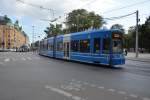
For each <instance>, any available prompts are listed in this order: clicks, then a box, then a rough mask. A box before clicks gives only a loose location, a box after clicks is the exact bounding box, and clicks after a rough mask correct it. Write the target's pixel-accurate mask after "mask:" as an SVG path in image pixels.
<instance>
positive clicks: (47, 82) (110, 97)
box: [0, 52, 150, 100]
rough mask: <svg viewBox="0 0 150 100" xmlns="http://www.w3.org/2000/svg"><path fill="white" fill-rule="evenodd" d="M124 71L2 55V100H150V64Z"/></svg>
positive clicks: (25, 55) (32, 55) (128, 66)
mask: <svg viewBox="0 0 150 100" xmlns="http://www.w3.org/2000/svg"><path fill="white" fill-rule="evenodd" d="M121 67H122V68H108V67H106V66H105V67H104V66H96V65H89V64H82V63H76V62H68V61H63V60H57V59H52V58H47V57H42V56H39V55H38V54H37V53H31V52H29V53H19V52H18V53H16V52H5V53H2V52H0V100H150V63H148V62H147V63H146V62H138V61H130V60H127V61H126V65H123V66H121Z"/></svg>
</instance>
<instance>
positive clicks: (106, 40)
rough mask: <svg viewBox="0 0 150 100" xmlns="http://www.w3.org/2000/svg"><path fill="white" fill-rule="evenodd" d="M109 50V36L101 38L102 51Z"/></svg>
mask: <svg viewBox="0 0 150 100" xmlns="http://www.w3.org/2000/svg"><path fill="white" fill-rule="evenodd" d="M109 51H110V38H104V39H103V53H106V54H107V53H109Z"/></svg>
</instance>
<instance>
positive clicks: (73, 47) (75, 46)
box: [71, 40, 79, 52]
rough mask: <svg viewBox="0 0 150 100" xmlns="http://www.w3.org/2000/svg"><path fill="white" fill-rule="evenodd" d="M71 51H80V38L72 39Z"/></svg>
mask: <svg viewBox="0 0 150 100" xmlns="http://www.w3.org/2000/svg"><path fill="white" fill-rule="evenodd" d="M71 51H72V52H78V51H79V40H74V41H71Z"/></svg>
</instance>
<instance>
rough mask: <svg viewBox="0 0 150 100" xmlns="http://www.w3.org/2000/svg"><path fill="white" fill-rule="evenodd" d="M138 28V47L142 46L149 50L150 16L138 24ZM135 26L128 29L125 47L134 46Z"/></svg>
mask: <svg viewBox="0 0 150 100" xmlns="http://www.w3.org/2000/svg"><path fill="white" fill-rule="evenodd" d="M138 28H139V31H138V33H139V48H141V49H142V48H144V49H146V50H147V51H148V52H150V16H149V17H148V18H147V19H146V21H145V23H144V24H142V25H139V26H138ZM135 37H136V27H135V26H132V27H130V28H129V30H128V34H127V37H126V41H125V42H126V43H127V48H135Z"/></svg>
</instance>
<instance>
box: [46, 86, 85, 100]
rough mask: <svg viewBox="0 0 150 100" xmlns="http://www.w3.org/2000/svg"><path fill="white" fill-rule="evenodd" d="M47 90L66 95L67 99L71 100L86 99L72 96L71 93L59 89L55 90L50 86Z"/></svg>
mask: <svg viewBox="0 0 150 100" xmlns="http://www.w3.org/2000/svg"><path fill="white" fill-rule="evenodd" d="M45 88H46V89H50V90H51V91H53V92H56V93H58V94H61V95H64V96H66V97H68V98H71V99H73V100H85V99H83V98H81V97H79V96H74V95H72V94H71V93H69V92H66V91H63V90H61V89H58V88H54V87H52V86H49V85H46V86H45Z"/></svg>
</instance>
